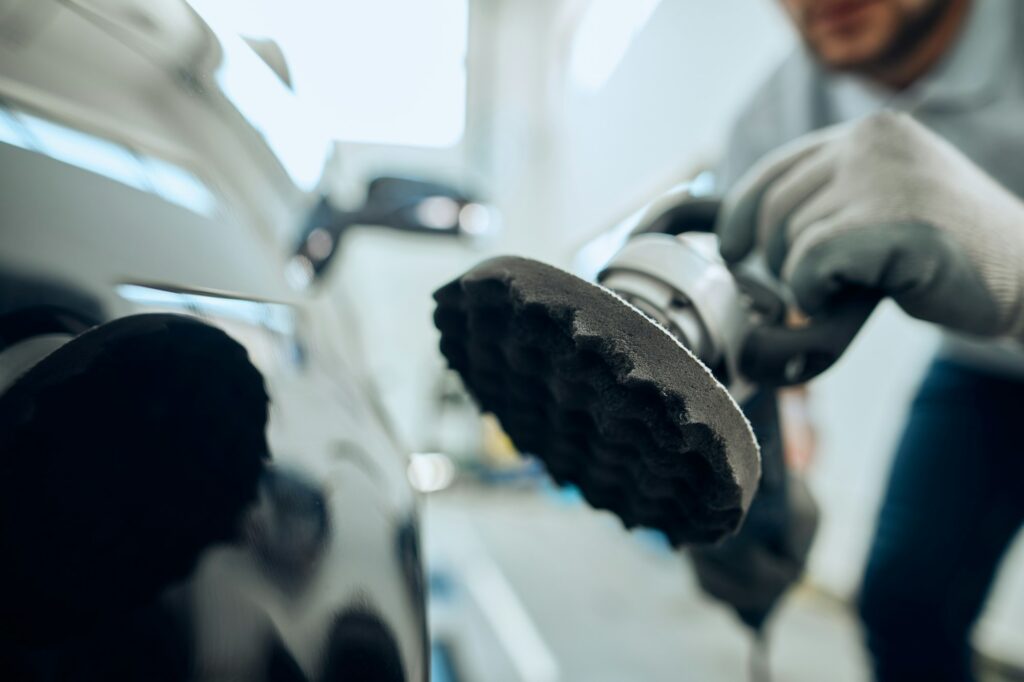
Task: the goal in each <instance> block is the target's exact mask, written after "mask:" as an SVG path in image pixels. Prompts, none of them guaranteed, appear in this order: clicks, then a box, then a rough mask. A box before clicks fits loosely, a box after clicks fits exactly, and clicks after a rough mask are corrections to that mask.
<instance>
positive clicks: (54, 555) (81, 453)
mask: <svg viewBox="0 0 1024 682" xmlns="http://www.w3.org/2000/svg"><path fill="white" fill-rule="evenodd" d="M267 405H268V399H267V393H266V390H265V388H264V383H263V377H262V376H261V375H260V373H259V371H258V370H257V369H256V368H255V367H254V366H253V365H252V363H251V362H250V361H249V358H248V356H247V354H246V351H245V349H244V348H243V347H242V346H241V345H239V344H238V343H237V342H236V341H234V340H233V339H231V338H230V337H229V336H227V335H226V334H225V333H224V332H222V331H221V330H219V329H217V328H215V327H212V326H210V325H207V324H204V323H202V322H200V321H198V320H195V319H192V318H188V317H184V316H179V315H165V314H147V315H135V316H131V317H124V318H120V319H117V320H114V321H111V322H108V323H107V324H104V325H101V326H99V327H95V328H93V329H91V330H89V331H86V332H85V333H83V334H81V335H79V336H76V337H74V338H73V339H71V340H70V341H68V342H67V343H66V344H64V345H63V346H61V347H59V348H58V349H57V350H55V351H53V352H52V353H50V354H49V355H47V356H46V357H44V358H43V359H42V360H40V361H39V362H38V363H37V364H35V365H34V366H33V367H32V368H31V369H29V370H28V371H27V372H26V373H25V374H24V375H22V376H21V377H20V378H19V379H18V380H17V382H16V383H15V384H14V385H12V386H11V388H10V389H9V390H7V391H6V392H5V393H4V394H3V396H2V397H0V557H2V559H0V629H2V633H0V636H2V637H3V638H4V641H7V642H10V641H19V640H20V641H25V642H26V643H29V642H34V643H37V644H39V643H45V642H53V641H59V640H60V639H61V638H64V637H68V636H74V635H75V634H76V633H81V632H83V631H88V630H90V629H91V628H92V627H94V625H95V624H96V623H97V622H98V621H100V620H103V619H110V618H116V617H118V614H123V613H128V612H131V611H133V610H134V609H137V608H140V607H141V606H143V605H145V604H146V603H148V601H149V600H151V599H152V598H153V597H154V596H155V595H156V594H157V593H158V591H160V590H161V589H163V588H164V587H166V586H167V585H169V584H171V583H173V582H174V581H177V580H181V579H183V578H185V577H186V576H187V575H188V574H189V573H190V571H191V570H192V568H193V565H194V563H195V561H196V559H197V557H198V555H199V553H200V552H201V550H202V549H204V548H205V547H207V546H209V545H210V544H211V543H215V542H218V541H223V540H228V539H230V538H232V537H234V536H235V535H236V533H237V527H238V522H239V517H240V515H241V513H242V511H243V510H244V509H245V508H246V506H247V505H248V504H249V503H250V501H252V500H253V499H254V498H255V496H256V491H257V483H258V479H259V476H260V473H261V472H262V470H263V467H264V463H265V461H266V460H267V458H268V448H267V442H266V436H265V429H266V423H267Z"/></svg>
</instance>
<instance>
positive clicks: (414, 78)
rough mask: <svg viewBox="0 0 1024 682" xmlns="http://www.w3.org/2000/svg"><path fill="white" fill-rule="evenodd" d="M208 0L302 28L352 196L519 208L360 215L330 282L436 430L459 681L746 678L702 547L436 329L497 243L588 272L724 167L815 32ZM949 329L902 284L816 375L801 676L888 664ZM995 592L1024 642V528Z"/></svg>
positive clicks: (431, 435) (784, 669)
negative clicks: (424, 224)
mask: <svg viewBox="0 0 1024 682" xmlns="http://www.w3.org/2000/svg"><path fill="white" fill-rule="evenodd" d="M202 4H203V5H206V6H209V7H208V8H207V9H208V11H211V12H213V11H215V12H217V13H218V14H219V15H222V16H223V17H224V19H225V20H226V21H230V22H231V23H232V25H233V26H234V27H235V28H236V29H237V30H238V31H239V32H240V33H242V34H243V35H246V36H251V37H262V38H272V39H273V40H274V41H276V42H277V43H278V44H279V45H280V48H281V50H282V52H283V55H284V58H285V59H286V60H287V65H288V69H289V71H290V72H291V75H292V78H293V81H294V88H295V92H296V94H297V96H298V98H299V99H300V101H302V102H303V103H304V104H305V105H307V106H308V107H310V109H312V110H314V111H315V112H316V115H317V116H318V117H319V119H320V122H321V124H322V125H323V126H324V129H325V130H326V131H327V132H328V134H330V135H331V136H332V137H333V138H335V139H336V140H337V153H336V155H335V163H336V164H337V168H336V169H335V172H336V175H335V177H336V178H337V181H336V182H337V185H336V186H335V187H334V188H333V190H334V192H335V196H336V197H339V198H340V201H342V202H343V201H344V200H345V197H349V198H350V200H351V201H352V202H355V201H356V200H357V199H358V198H359V191H360V188H361V187H363V185H364V183H365V181H366V179H367V178H371V177H374V176H376V175H380V174H382V173H399V174H407V175H414V176H427V177H432V178H443V179H445V180H447V181H450V182H453V183H455V184H456V185H458V186H461V187H471V188H473V191H474V192H477V193H479V195H480V196H482V197H485V198H486V201H487V202H488V203H489V204H490V205H491V206H492V207H493V208H494V213H493V215H492V220H493V221H494V222H495V223H497V222H498V221H500V226H498V225H496V224H495V225H492V227H494V228H497V229H494V230H489V231H488V232H489V234H487V235H486V236H485V237H483V238H481V239H478V240H476V241H475V242H473V243H462V244H455V243H451V242H448V241H442V240H432V239H431V238H429V237H424V236H418V235H405V234H402V233H398V232H390V231H381V230H370V229H367V230H361V231H360V230H355V231H353V232H352V233H350V234H348V235H347V236H346V243H345V245H344V250H343V252H342V254H341V255H340V258H339V261H340V262H338V263H336V264H335V266H334V267H335V273H334V274H333V276H332V278H331V280H330V286H332V287H335V288H337V290H338V295H339V296H341V295H345V296H348V297H350V298H353V299H354V303H355V307H356V309H357V310H358V313H359V318H360V319H359V324H360V329H361V333H362V336H363V342H364V344H365V347H366V349H367V351H368V357H369V360H370V362H371V363H372V367H371V369H372V371H371V374H372V376H374V377H375V378H376V382H377V384H378V388H379V390H380V391H381V395H382V397H383V400H384V402H385V404H386V407H387V410H388V412H389V415H390V417H391V419H392V420H393V423H394V425H395V427H396V428H397V429H398V431H399V433H400V434H401V437H402V438H403V440H404V444H405V445H406V446H407V447H408V448H409V449H410V451H413V452H419V453H424V455H423V456H420V457H417V458H416V459H415V460H414V465H413V466H414V469H413V470H411V473H412V475H413V477H414V482H416V483H417V484H418V487H420V488H421V490H423V491H424V492H425V493H426V497H425V499H424V504H423V523H424V542H425V546H426V559H427V563H428V571H429V576H430V585H431V589H432V592H431V596H432V603H431V624H432V628H433V630H432V632H433V637H434V639H435V643H436V647H435V654H436V655H435V658H436V659H437V660H435V676H436V680H438V682H443V681H444V680H446V679H461V680H486V681H487V682H499V681H504V680H509V681H512V680H521V681H522V682H555V681H556V680H570V681H574V680H587V681H588V682H599V681H608V682H611V681H620V680H670V679H671V680H701V681H703V680H735V679H742V678H743V676H744V675H746V668H747V666H748V663H749V656H750V648H751V646H752V644H751V642H750V640H749V636H748V635H747V633H746V632H745V631H744V630H743V629H742V628H741V626H740V625H739V624H738V622H737V621H735V620H734V618H733V617H732V615H731V614H730V613H728V612H727V611H726V610H725V609H724V608H722V607H721V606H719V605H716V604H714V603H712V602H711V601H709V600H708V599H707V598H706V597H703V596H702V595H701V594H700V592H699V590H698V588H697V586H696V583H695V582H694V578H693V576H692V573H691V569H690V567H689V564H688V562H687V560H686V559H685V558H684V557H683V556H681V555H679V554H677V553H674V552H671V551H670V550H669V549H668V547H667V546H666V545H664V544H663V543H662V541H661V540H660V539H659V538H658V537H656V536H654V535H652V534H645V533H644V532H634V533H631V534H630V533H627V532H626V531H625V530H623V529H622V527H621V525H620V524H619V523H618V522H617V521H616V520H615V519H614V518H613V517H612V516H611V515H610V514H607V513H602V512H596V511H593V510H591V509H589V508H588V507H587V506H586V505H585V504H584V503H583V502H582V501H581V500H580V499H579V498H578V496H574V494H573V493H572V491H559V490H557V489H555V488H553V487H552V485H551V484H550V483H549V482H548V481H547V480H546V479H545V477H544V475H543V473H542V472H541V471H539V469H538V466H537V465H536V464H535V463H531V462H524V461H523V460H521V459H519V458H518V456H517V455H515V454H514V453H513V451H512V449H511V446H510V445H509V444H508V443H507V442H506V441H504V440H503V436H502V435H501V433H500V431H499V429H498V428H497V427H496V425H495V424H494V423H492V422H489V421H487V420H486V419H483V420H482V419H480V418H479V417H478V416H477V412H476V410H475V408H474V407H473V405H472V404H471V403H470V402H468V399H467V398H466V397H465V396H464V394H463V393H462V392H461V389H460V387H459V384H458V381H457V379H456V378H455V377H454V376H453V375H452V374H450V373H449V372H446V370H445V368H444V365H443V361H442V359H441V358H440V356H439V354H438V352H437V350H436V341H437V334H436V331H435V330H434V327H433V324H432V322H431V313H432V310H433V305H432V301H431V299H430V296H429V293H430V292H431V291H433V289H434V288H436V287H437V286H439V285H440V284H442V283H444V282H446V281H447V280H449V279H451V278H452V277H453V276H455V275H456V274H458V273H459V272H461V271H462V270H464V269H465V268H467V267H469V266H471V265H472V264H473V263H475V262H476V261H478V260H480V259H482V258H483V257H485V256H487V255H489V254H495V253H517V254H522V255H527V256H530V257H534V258H539V259H542V260H545V261H547V262H551V263H555V264H558V265H561V266H563V267H565V268H567V269H572V270H574V271H577V272H581V273H588V272H591V271H592V270H593V269H594V268H596V267H598V266H600V265H601V264H602V263H603V262H604V260H605V259H607V258H608V257H609V256H610V255H611V253H612V251H613V250H614V249H615V248H616V246H617V242H616V241H615V239H614V227H615V226H616V225H617V224H619V223H621V222H622V221H624V220H627V219H628V217H629V215H630V214H631V213H633V212H634V211H636V210H637V209H638V208H639V207H641V206H642V205H643V204H644V203H645V202H646V201H648V200H650V199H651V198H652V197H654V196H656V195H658V194H659V193H661V192H664V191H665V190H667V189H669V188H671V187H673V186H675V185H678V184H679V183H682V182H695V183H696V185H695V187H694V191H695V192H697V193H699V192H703V191H713V189H714V180H713V178H712V177H710V176H709V175H708V174H707V173H704V174H702V173H703V172H704V171H706V170H708V169H709V168H711V167H712V166H713V165H714V163H715V161H716V159H717V158H718V155H719V154H720V153H721V151H722V145H723V143H724V139H725V136H726V134H727V132H728V129H729V126H730V124H731V122H732V121H733V119H734V116H735V115H736V113H737V111H738V109H739V107H741V106H742V105H743V104H744V102H745V100H746V98H748V97H749V93H750V92H751V91H752V90H753V89H754V88H755V87H756V85H757V84H758V83H759V81H760V80H761V79H763V78H764V77H765V76H766V75H767V74H768V73H769V72H770V70H771V69H773V68H774V67H775V65H776V64H777V63H778V62H779V60H780V59H782V58H783V56H784V55H785V54H786V52H787V51H788V50H790V49H792V46H793V43H794V40H795V38H794V36H793V35H792V32H791V29H790V27H789V26H788V25H787V23H786V22H785V19H784V17H783V16H782V15H781V12H780V10H779V8H778V6H777V5H776V4H775V3H772V2H767V1H765V0H716V1H715V2H701V1H699V0H661V1H659V0H628V1H627V0H374V1H373V2H357V1H355V0H339V1H336V2H322V1H320V0H291V1H290V2H287V3H285V2H276V1H275V0H231V1H229V0H205V1H204V2H203V3H202ZM609 232H611V233H612V235H610V236H609V234H608V233H609ZM602 235H604V237H602ZM342 292H344V294H342ZM893 338H895V339H899V342H898V343H896V344H894V343H892V341H891V340H892V339H893ZM936 344H937V334H936V333H935V332H934V330H932V329H930V328H929V327H927V326H926V325H923V324H920V323H916V322H914V321H912V320H910V319H909V318H907V317H906V316H904V315H903V314H902V313H900V312H899V310H898V309H897V308H896V307H895V306H893V305H889V304H886V305H883V307H882V309H881V310H880V311H878V312H877V313H876V315H875V316H874V317H873V319H872V320H871V322H870V324H869V326H868V328H867V329H865V330H864V332H863V333H862V334H861V335H860V337H858V339H857V341H856V342H855V345H854V347H853V348H852V349H851V350H850V352H849V353H848V354H847V355H846V356H845V357H844V358H843V359H842V360H841V361H840V363H839V364H838V366H837V367H835V368H834V369H833V370H832V371H830V372H829V373H828V374H827V375H825V376H824V377H822V378H820V379H819V380H817V381H815V382H814V383H813V384H812V385H811V386H810V396H811V400H810V408H811V412H812V414H811V417H812V418H811V421H812V423H813V425H814V429H815V434H814V442H813V443H807V444H806V447H807V448H808V449H813V451H814V453H813V458H812V461H811V464H810V465H809V468H808V475H809V478H810V482H811V485H812V488H813V491H814V492H815V494H816V496H817V499H818V501H819V504H820V505H821V508H822V525H821V528H820V531H819V534H818V537H817V540H816V544H815V547H814V550H813V554H812V556H811V559H810V565H809V568H808V571H807V575H806V578H805V580H804V582H803V584H802V585H801V586H800V587H799V589H797V590H795V591H794V592H793V593H792V594H791V595H790V597H789V599H788V601H787V603H786V605H785V606H784V608H783V609H782V611H781V613H780V614H779V616H778V619H777V623H776V624H775V626H774V631H773V635H772V636H773V638H774V640H773V642H772V646H771V648H770V657H771V666H772V669H773V671H774V673H775V675H776V676H777V679H779V680H794V681H795V680H807V681H812V680H814V681H817V680H824V679H829V680H836V681H844V682H845V681H849V682H855V681H859V680H865V679H867V677H868V674H867V665H866V660H865V656H864V653H863V651H862V644H861V640H860V633H859V630H858V625H857V622H856V619H855V617H854V616H853V615H852V613H851V611H850V609H849V604H850V600H851V598H852V597H853V595H854V593H855V591H856V589H857V586H858V581H859V578H860V574H861V570H862V567H863V561H864V557H865V552H866V551H867V547H868V542H869V539H870V534H871V531H872V528H873V523H874V515H875V510H876V508H877V505H878V502H879V497H880V494H881V490H882V484H883V483H884V479H885V475H886V473H887V467H888V464H889V458H890V455H891V453H892V451H893V448H894V446H895V440H896V438H897V436H898V435H899V430H900V428H901V425H902V419H903V415H904V413H905V409H906V405H907V401H908V400H909V399H910V397H911V396H912V394H913V391H914V389H915V387H916V385H917V382H918V381H919V379H920V377H921V374H922V372H923V370H924V369H925V367H926V365H927V363H928V361H929V359H930V357H931V354H932V352H933V351H934V348H935V346H936ZM850 414H856V415H857V418H856V419H850V418H849V415H850ZM433 453H436V455H435V454H433ZM990 604H991V606H990V608H989V610H988V612H987V613H986V615H985V617H984V619H983V620H982V622H981V625H980V627H979V629H978V631H977V633H976V636H975V642H976V646H977V648H978V650H979V653H981V654H982V655H983V656H985V657H988V658H990V659H991V660H992V661H994V662H1000V663H1006V664H1015V665H1018V666H1020V665H1024V634H1022V633H1024V546H1022V543H1020V542H1018V543H1017V548H1016V550H1015V551H1014V552H1013V554H1012V555H1011V557H1010V558H1009V560H1008V561H1007V562H1006V563H1005V565H1004V569H1003V572H1002V578H1001V580H1000V582H999V584H998V586H997V588H996V591H995V594H994V595H993V597H992V598H991V599H990ZM446 666H448V667H447V668H446ZM994 667H996V668H999V667H1000V666H998V665H997V666H994ZM446 675H448V676H450V677H446ZM456 675H457V676H458V677H457V678H456V677H455V676H456Z"/></svg>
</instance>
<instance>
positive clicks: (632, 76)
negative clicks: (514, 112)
mask: <svg viewBox="0 0 1024 682" xmlns="http://www.w3.org/2000/svg"><path fill="white" fill-rule="evenodd" d="M776 4H777V3H776V2H774V1H773V0H714V2H708V1H706V0H663V1H662V2H661V4H660V5H659V6H658V8H657V9H656V10H655V12H654V14H653V15H652V16H651V18H650V20H649V22H648V23H647V25H646V27H645V28H644V29H643V30H642V31H641V32H640V33H639V35H638V36H637V37H636V39H635V40H634V42H633V45H632V47H631V49H630V50H629V52H628V53H627V54H626V55H625V57H624V59H623V60H622V62H621V63H620V64H619V68H618V69H617V70H616V71H615V72H614V73H613V74H612V77H611V78H610V79H609V81H608V83H607V84H606V86H605V87H604V89H602V90H601V91H599V92H597V93H587V92H582V91H580V90H578V89H576V90H574V89H573V87H572V84H571V83H567V84H566V86H567V87H566V92H565V97H564V114H563V118H562V121H561V122H560V126H559V139H560V146H561V154H562V158H561V162H562V177H561V184H560V186H559V196H560V203H559V209H560V213H559V220H560V221H561V222H562V224H563V230H565V232H566V234H567V236H571V237H576V238H577V239H578V238H580V237H581V236H582V235H584V234H586V233H587V232H589V231H592V230H594V229H599V228H601V227H604V226H607V225H608V224H609V223H610V222H611V221H613V220H614V219H615V218H617V217H620V216H622V215H624V214H626V213H628V212H629V211H631V210H633V209H635V208H637V207H638V206H639V205H640V204H641V203H642V200H643V199H644V198H646V197H648V196H649V195H651V194H652V193H654V192H656V191H658V190H661V189H664V188H665V187H667V186H669V185H671V184H674V183H675V182H678V181H680V180H682V179H685V178H686V177H687V176H689V175H691V174H692V173H693V171H694V170H696V169H698V168H699V167H701V166H704V165H708V164H712V163H714V161H715V159H716V158H717V157H718V154H719V150H720V149H721V147H722V145H723V143H724V139H725V136H726V134H727V132H728V130H729V126H730V124H731V121H732V119H733V117H734V116H735V115H736V112H737V111H738V109H739V108H740V107H741V106H742V104H743V103H744V101H745V100H746V99H747V98H748V97H749V96H750V95H751V92H752V90H753V88H754V87H755V86H756V84H757V83H759V82H760V81H761V79H762V78H763V77H764V76H765V75H766V74H767V73H768V72H769V71H770V70H771V69H772V68H773V67H774V65H775V64H777V63H778V61H779V60H780V59H781V57H782V56H783V55H784V54H785V53H786V52H787V51H788V50H789V49H790V48H791V46H792V41H793V39H792V36H791V33H790V30H789V27H788V26H787V25H786V24H785V18H784V17H783V16H782V14H781V12H780V10H779V9H778V7H777V6H776Z"/></svg>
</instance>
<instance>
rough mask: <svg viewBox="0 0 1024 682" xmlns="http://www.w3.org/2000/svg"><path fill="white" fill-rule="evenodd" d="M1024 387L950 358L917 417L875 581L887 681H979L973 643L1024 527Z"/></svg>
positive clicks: (875, 634) (868, 604)
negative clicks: (985, 606)
mask: <svg viewBox="0 0 1024 682" xmlns="http://www.w3.org/2000/svg"><path fill="white" fill-rule="evenodd" d="M1022 427H1024V380H1014V379H1007V378H1002V377H1000V376H996V375H992V374H987V373H984V372H980V371H978V370H974V369H970V368H968V367H965V366H962V365H959V364H956V363H954V362H950V361H943V360H940V361H937V362H936V363H935V364H934V365H933V366H932V368H931V370H930V372H929V374H928V376H927V377H926V379H925V381H924V384H923V385H922V387H921V390H920V392H919V393H918V395H917V398H916V399H915V400H914V403H913V406H912V408H911V411H910V416H909V420H908V423H907V426H906V430H905V431H904V433H903V438H902V442H901V443H900V445H899V449H898V450H897V453H896V457H895V460H894V462H893V466H892V472H891V474H890V478H889V485H888V489H887V490H886V493H885V498H884V502H883V504H882V508H881V512H880V514H879V517H878V525H877V529H876V531H875V537H874V541H873V545H872V548H871V552H870V555H869V558H868V563H867V568H866V572H865V575H864V583H863V587H862V591H861V595H860V612H861V618H862V620H863V623H864V626H865V631H866V636H867V643H868V648H869V649H870V651H871V655H872V657H873V659H874V665H875V675H876V678H877V679H878V680H883V681H886V682H888V681H890V680H930V681H942V680H958V681H964V680H972V679H974V678H973V675H972V673H971V651H970V647H969V645H968V636H969V634H970V629H971V626H972V625H973V623H974V621H975V620H976V618H977V616H978V613H979V611H980V610H981V607H982V605H983V603H984V601H985V597H986V596H987V594H988V591H989V587H990V585H991V583H992V579H993V577H994V575H995V572H996V569H997V567H998V565H999V561H1000V559H1001V558H1002V556H1003V553H1004V552H1005V550H1006V548H1007V546H1008V545H1009V543H1010V541H1011V540H1012V539H1013V537H1014V535H1015V534H1016V532H1017V530H1018V528H1019V527H1020V526H1021V523H1022V521H1024V443H1022V438H1021V437H1022Z"/></svg>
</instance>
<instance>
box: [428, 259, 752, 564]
mask: <svg viewBox="0 0 1024 682" xmlns="http://www.w3.org/2000/svg"><path fill="white" fill-rule="evenodd" d="M434 299H435V300H436V301H437V308H436V310H435V312H434V322H435V324H436V325H437V327H438V329H439V330H440V331H441V352H442V353H443V355H444V356H445V358H446V359H447V360H448V364H449V365H450V366H451V367H452V368H453V369H455V370H456V371H457V372H458V373H459V374H460V375H461V376H462V379H463V382H464V383H465V385H466V387H467V388H468V390H469V391H470V393H471V394H472V395H473V396H474V398H475V399H476V400H477V402H478V403H479V405H480V407H481V408H482V409H483V410H484V411H487V412H492V413H494V414H495V415H496V416H497V417H498V419H499V420H500V421H501V424H502V426H503V427H504V429H505V430H506V431H507V432H508V434H509V436H510V437H511V438H512V441H513V442H514V443H515V444H516V447H518V448H519V449H520V450H521V451H523V452H527V453H531V454H534V455H536V456H537V457H539V458H540V459H541V460H542V461H543V462H544V463H545V465H546V466H547V469H548V472H549V473H550V475H551V476H552V478H554V480H555V481H556V482H558V483H559V484H563V485H564V484H573V485H576V486H578V487H579V489H580V491H581V493H582V494H583V496H584V498H586V500H587V501H588V502H589V503H590V504H591V505H592V506H594V507H597V508H600V509H607V510H609V511H611V512H613V513H615V514H616V515H618V516H619V518H620V519H621V520H622V522H623V524H624V525H625V526H626V527H627V528H632V527H633V526H647V527H650V528H655V529H658V530H661V531H663V532H664V533H665V534H666V535H667V536H668V538H669V540H670V541H671V542H672V543H673V544H675V545H681V544H689V543H709V542H715V541H717V540H719V539H721V538H722V537H724V536H726V535H728V534H730V533H732V532H733V531H735V530H736V528H737V527H738V526H739V524H740V522H741V521H742V519H743V515H744V514H745V512H746V510H747V508H748V507H749V505H750V501H751V499H752V497H753V494H754V491H755V489H756V487H757V483H758V478H759V476H760V456H759V453H758V448H757V444H756V441H755V439H754V436H753V433H752V431H751V429H750V425H749V423H748V422H747V420H746V418H745V417H744V416H743V413H742V412H741V411H740V409H739V407H738V406H737V405H736V403H735V402H734V401H733V400H732V398H731V396H730V395H729V394H728V392H727V391H726V390H725V388H724V387H723V386H722V385H721V384H720V383H718V381H716V380H715V378H714V377H713V376H712V375H711V373H710V372H709V371H708V370H707V368H705V367H704V365H703V364H701V362H700V361H699V360H698V359H697V358H696V357H695V356H694V355H693V354H692V353H690V351H688V350H687V349H685V348H684V347H683V346H682V345H680V344H679V342H678V341H676V339H675V338H674V337H672V336H671V335H670V334H668V332H666V331H665V330H664V329H662V328H661V327H660V326H658V325H656V324H655V323H653V322H651V321H650V320H649V319H648V318H647V317H645V316H644V315H643V314H642V313H640V312H639V311H638V310H636V309H635V308H633V307H632V306H630V305H629V304H627V303H625V302H624V301H623V300H622V299H620V298H619V297H618V296H616V295H614V294H612V293H611V292H609V291H608V290H606V289H604V288H602V287H599V286H597V285H594V284H591V283H589V282H586V281H584V280H581V279H579V278H577V277H575V276H574V275H571V274H569V273H567V272H564V271H562V270H559V269H558V268H555V267H552V266H550V265H545V264H543V263H539V262H537V261H532V260H529V259H525V258H517V257H512V256H503V257H499V258H495V259H492V260H488V261H485V262H483V263H481V264H480V265H477V266H476V267H475V268H473V269H471V270H470V271H469V272H467V273H465V274H464V275H463V276H462V277H459V278H458V279H456V280H454V281H452V282H450V283H449V284H447V285H445V286H443V287H442V288H440V289H438V290H437V291H436V292H435V293H434Z"/></svg>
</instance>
